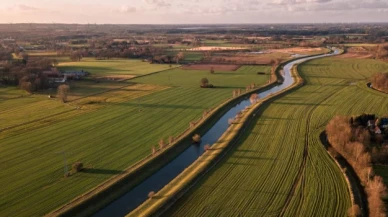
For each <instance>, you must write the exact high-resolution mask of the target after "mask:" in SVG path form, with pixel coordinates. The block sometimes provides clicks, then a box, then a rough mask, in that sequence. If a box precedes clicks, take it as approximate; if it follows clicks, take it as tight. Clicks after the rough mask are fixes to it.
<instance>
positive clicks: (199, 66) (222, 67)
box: [182, 64, 240, 71]
mask: <svg viewBox="0 0 388 217" xmlns="http://www.w3.org/2000/svg"><path fill="white" fill-rule="evenodd" d="M211 68H213V69H214V70H217V71H236V70H237V69H238V68H240V65H221V64H194V65H187V66H184V67H182V69H188V70H210V69H211Z"/></svg>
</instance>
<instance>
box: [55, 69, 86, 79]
mask: <svg viewBox="0 0 388 217" xmlns="http://www.w3.org/2000/svg"><path fill="white" fill-rule="evenodd" d="M61 74H62V75H63V76H65V77H66V78H68V79H81V78H82V77H85V76H87V75H88V74H89V73H88V72H86V71H84V70H81V71H79V70H67V71H63V72H61Z"/></svg>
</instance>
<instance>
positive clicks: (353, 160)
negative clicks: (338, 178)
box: [326, 114, 388, 217]
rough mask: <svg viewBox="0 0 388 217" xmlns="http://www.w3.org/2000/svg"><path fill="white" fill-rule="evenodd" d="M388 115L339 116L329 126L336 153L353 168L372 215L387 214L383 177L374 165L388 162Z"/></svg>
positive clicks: (329, 138) (373, 216)
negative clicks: (363, 190)
mask: <svg viewBox="0 0 388 217" xmlns="http://www.w3.org/2000/svg"><path fill="white" fill-rule="evenodd" d="M387 122H388V117H380V118H379V117H377V116H376V115H374V114H362V115H359V116H354V117H347V116H336V117H334V118H333V119H332V120H331V121H330V122H329V123H328V125H327V126H326V133H327V138H328V141H329V142H330V144H331V145H332V147H333V149H334V150H331V151H332V152H334V153H339V154H341V155H342V156H343V157H344V158H345V159H346V160H347V161H348V162H349V164H350V165H351V166H352V167H353V169H354V171H355V172H356V173H357V175H358V177H359V178H360V180H361V184H362V185H363V186H364V187H365V191H366V193H367V195H368V198H367V199H368V204H369V212H370V216H371V217H377V216H386V215H385V205H384V201H383V198H384V197H385V196H386V186H385V185H384V183H383V178H382V177H380V176H377V175H375V174H374V172H373V167H372V165H373V164H388V142H387V139H388V123H387Z"/></svg>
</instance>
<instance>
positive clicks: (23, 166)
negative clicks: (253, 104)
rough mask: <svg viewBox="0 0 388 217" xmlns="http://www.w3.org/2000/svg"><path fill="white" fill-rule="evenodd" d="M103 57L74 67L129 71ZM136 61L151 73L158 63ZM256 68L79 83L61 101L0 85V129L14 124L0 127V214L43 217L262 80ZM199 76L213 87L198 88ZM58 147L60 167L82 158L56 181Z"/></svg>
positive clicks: (175, 71)
mask: <svg viewBox="0 0 388 217" xmlns="http://www.w3.org/2000/svg"><path fill="white" fill-rule="evenodd" d="M104 62H106V65H100V62H98V63H96V61H91V60H90V62H89V61H87V60H85V61H83V62H81V63H78V64H80V65H82V64H84V65H83V66H82V67H84V66H85V65H86V66H88V67H89V68H90V69H89V70H93V69H98V72H96V73H100V74H109V72H107V73H104V70H107V71H109V69H111V68H114V69H115V70H116V71H117V73H119V72H120V73H125V72H127V71H128V70H131V69H134V68H136V66H135V65H133V66H132V67H129V66H128V68H127V64H128V65H131V64H132V63H134V62H136V61H122V60H120V61H118V60H108V61H104ZM116 62H117V64H114V63H116ZM137 63H139V65H140V66H141V67H143V66H144V67H151V69H152V70H156V69H155V68H152V67H158V66H159V65H150V64H147V65H143V63H141V62H140V61H137ZM71 64H72V66H74V63H71ZM75 65H77V63H75ZM78 66H79V65H78ZM120 66H121V67H123V68H124V69H122V70H120V69H119V68H118V67H120ZM141 67H140V68H141ZM85 68H86V67H85ZM146 71H147V70H143V71H141V70H138V71H137V72H138V73H139V74H140V72H144V73H146ZM258 71H266V72H268V73H269V72H270V67H264V66H244V67H242V68H240V69H239V70H237V71H234V72H217V73H216V74H214V75H211V74H210V73H209V72H208V71H195V70H182V69H172V70H168V71H165V72H161V73H156V74H153V75H148V76H145V77H141V78H137V79H134V80H131V82H129V81H128V82H123V83H122V84H123V87H122V88H120V87H117V88H118V89H117V90H115V88H116V87H115V86H114V85H112V84H107V85H112V87H110V88H107V90H110V91H109V92H105V93H104V87H102V86H100V85H101V84H96V86H93V85H92V84H90V85H87V83H82V84H79V85H78V86H76V87H75V88H74V89H72V91H76V92H80V94H79V95H80V96H83V97H84V98H82V99H76V100H74V101H71V102H69V103H67V104H62V103H59V102H58V101H57V100H56V99H48V98H47V95H46V97H44V94H42V96H38V95H31V96H30V95H26V94H24V93H23V92H21V91H19V90H16V89H9V88H4V89H2V88H0V97H1V100H0V108H1V113H0V119H1V120H2V119H7V121H5V124H3V122H2V121H1V122H0V123H1V124H2V127H7V126H8V125H14V124H19V125H20V126H18V127H15V128H12V129H10V130H4V131H0V170H1V178H0V184H1V185H2V186H3V187H2V190H1V191H0V201H1V202H0V216H42V215H44V214H46V213H48V212H50V211H52V210H53V209H55V208H57V207H59V206H61V205H63V204H65V203H66V202H69V201H70V200H72V199H73V198H75V197H77V196H79V195H81V194H83V193H85V192H86V191H88V190H90V189H91V188H93V187H94V186H96V185H98V184H100V183H102V182H103V181H104V180H106V179H108V178H110V177H112V176H113V175H116V174H119V173H121V172H122V171H123V170H124V169H126V168H127V167H129V166H130V165H132V164H134V163H135V162H137V161H139V160H140V159H142V158H143V157H145V156H147V155H148V154H150V153H151V147H152V146H156V145H157V144H158V141H159V140H160V139H162V138H164V139H167V138H168V137H169V136H177V135H179V134H181V133H182V132H184V131H185V130H186V129H188V127H189V123H190V121H194V120H198V119H199V118H200V117H202V114H203V112H204V110H207V109H209V108H214V107H216V106H217V105H219V104H220V103H222V102H224V101H225V100H227V99H228V98H230V97H232V90H234V89H235V88H237V87H239V88H245V86H247V85H249V84H251V83H252V82H255V83H256V84H264V83H266V82H267V80H268V78H269V74H268V75H257V74H256V73H257V72H258ZM147 72H149V71H147ZM92 73H93V72H92ZM202 77H208V79H209V80H210V82H211V83H213V84H214V85H216V86H219V88H213V89H203V88H200V87H199V84H200V79H201V78H202ZM87 88H90V89H91V90H88V89H87ZM96 93H98V94H96ZM88 94H92V95H93V94H94V95H93V96H88ZM11 98H13V99H11ZM77 107H79V109H77ZM29 110H31V111H29ZM3 111H4V112H3ZM56 112H58V113H59V114H56V115H53V114H55V113H56ZM45 114H46V115H45ZM13 119H15V120H13ZM23 121H26V122H23ZM63 151H64V152H66V159H67V161H66V162H67V163H66V165H67V166H69V167H71V165H72V163H74V162H76V161H82V162H83V163H84V166H85V167H86V168H87V169H86V170H85V172H81V173H77V174H75V175H72V176H71V177H69V178H63V174H64V161H63V155H61V154H60V153H61V152H63Z"/></svg>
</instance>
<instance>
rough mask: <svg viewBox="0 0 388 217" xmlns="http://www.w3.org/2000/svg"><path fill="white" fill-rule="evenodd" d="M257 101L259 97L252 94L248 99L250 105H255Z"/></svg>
mask: <svg viewBox="0 0 388 217" xmlns="http://www.w3.org/2000/svg"><path fill="white" fill-rule="evenodd" d="M258 99H259V95H258V94H257V93H253V94H252V95H251V97H249V101H251V103H252V104H254V103H256V102H257V100H258Z"/></svg>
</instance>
